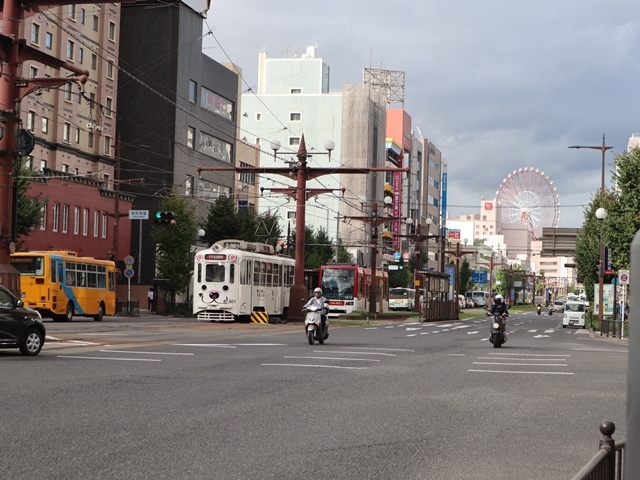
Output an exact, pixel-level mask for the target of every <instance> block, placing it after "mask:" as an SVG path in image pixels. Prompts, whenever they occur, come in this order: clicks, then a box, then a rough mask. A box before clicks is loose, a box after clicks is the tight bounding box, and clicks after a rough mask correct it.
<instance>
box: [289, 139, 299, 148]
mask: <svg viewBox="0 0 640 480" xmlns="http://www.w3.org/2000/svg"><path fill="white" fill-rule="evenodd" d="M298 145H300V137H289V146H290V147H295V146H298Z"/></svg>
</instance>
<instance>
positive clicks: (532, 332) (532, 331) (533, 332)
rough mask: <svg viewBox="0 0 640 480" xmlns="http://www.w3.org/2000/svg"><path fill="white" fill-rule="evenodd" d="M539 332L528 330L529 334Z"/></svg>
mask: <svg viewBox="0 0 640 480" xmlns="http://www.w3.org/2000/svg"><path fill="white" fill-rule="evenodd" d="M537 331H538V330H527V333H536V332H537Z"/></svg>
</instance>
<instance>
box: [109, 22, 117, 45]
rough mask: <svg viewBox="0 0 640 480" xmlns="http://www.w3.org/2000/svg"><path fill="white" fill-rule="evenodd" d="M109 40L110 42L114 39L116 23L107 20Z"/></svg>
mask: <svg viewBox="0 0 640 480" xmlns="http://www.w3.org/2000/svg"><path fill="white" fill-rule="evenodd" d="M109 40H111V41H112V42H115V41H116V24H115V22H112V21H111V20H109Z"/></svg>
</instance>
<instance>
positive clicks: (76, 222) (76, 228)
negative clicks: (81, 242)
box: [73, 207, 80, 235]
mask: <svg viewBox="0 0 640 480" xmlns="http://www.w3.org/2000/svg"><path fill="white" fill-rule="evenodd" d="M79 233H80V207H75V208H74V209H73V234H74V235H78V234H79Z"/></svg>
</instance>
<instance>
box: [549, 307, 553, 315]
mask: <svg viewBox="0 0 640 480" xmlns="http://www.w3.org/2000/svg"><path fill="white" fill-rule="evenodd" d="M549 315H553V307H549Z"/></svg>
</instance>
